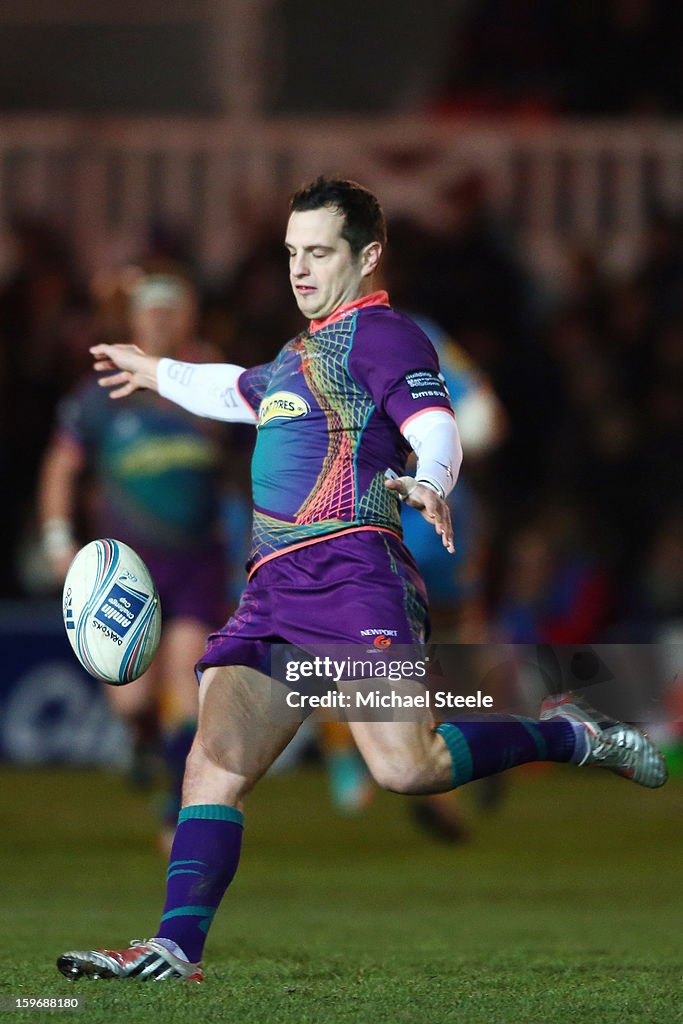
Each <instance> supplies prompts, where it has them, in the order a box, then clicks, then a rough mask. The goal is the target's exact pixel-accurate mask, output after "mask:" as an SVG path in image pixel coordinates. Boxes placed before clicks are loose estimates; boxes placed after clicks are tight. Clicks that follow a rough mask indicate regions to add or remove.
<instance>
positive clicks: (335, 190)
mask: <svg viewBox="0 0 683 1024" xmlns="http://www.w3.org/2000/svg"><path fill="white" fill-rule="evenodd" d="M325 206H327V207H329V208H330V209H333V210H338V211H339V212H340V213H342V214H343V215H344V227H343V228H342V232H341V235H342V238H345V239H346V241H347V242H348V243H349V246H350V248H351V252H352V253H353V255H354V256H358V255H359V254H360V252H361V251H362V250H363V249H364V248H365V246H366V245H370V243H371V242H380V243H381V244H382V245H386V241H387V225H386V221H385V220H384V213H383V212H382V207H381V206H380V205H379V202H378V201H377V198H376V196H374V195H373V194H372V192H370V191H369V190H368V189H367V188H363V186H362V185H359V184H358V183H357V182H355V181H347V180H346V179H344V178H325V177H323V176H322V175H321V176H320V177H319V178H316V179H315V181H312V182H311V183H310V184H309V185H304V187H303V188H300V189H299V190H298V192H295V193H294V195H293V196H292V198H291V200H290V203H289V209H290V211H291V212H292V213H301V212H303V211H304V210H320V209H321V208H322V207H325Z"/></svg>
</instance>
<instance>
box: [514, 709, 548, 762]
mask: <svg viewBox="0 0 683 1024" xmlns="http://www.w3.org/2000/svg"><path fill="white" fill-rule="evenodd" d="M513 717H514V718H516V719H517V721H518V722H519V723H520V724H521V725H523V726H524V728H525V729H526V731H527V732H528V733H529V735H530V736H531V738H532V739H533V741H534V743H535V744H536V751H537V752H538V760H539V761H547V760H548V745H547V743H546V741H545V736H543V734H542V733H541V731H540V730H539V729H538V728H537V727H536V723H535V722H534V720H533V718H523V717H522V716H521V715H514V716H513Z"/></svg>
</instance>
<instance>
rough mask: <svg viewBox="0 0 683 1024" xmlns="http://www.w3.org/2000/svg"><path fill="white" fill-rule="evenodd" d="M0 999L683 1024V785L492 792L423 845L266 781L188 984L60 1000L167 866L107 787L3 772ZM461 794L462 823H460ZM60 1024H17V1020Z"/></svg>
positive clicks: (143, 810) (156, 1010) (381, 808)
mask: <svg viewBox="0 0 683 1024" xmlns="http://www.w3.org/2000/svg"><path fill="white" fill-rule="evenodd" d="M0 777H1V783H2V794H3V797H2V802H3V805H4V808H5V814H4V829H3V837H2V842H1V844H0V880H1V881H0V888H1V889H2V890H3V895H2V900H1V902H0V907H1V910H2V913H1V914H0V943H1V948H2V972H1V974H0V995H2V996H4V997H6V996H29V997H30V996H48V997H56V998H59V997H62V998H64V997H71V996H73V995H74V994H76V995H78V996H79V997H80V998H81V999H82V1000H83V1001H84V1003H85V1008H84V1010H83V1011H82V1012H81V1013H78V1014H76V1015H74V1016H75V1019H76V1020H78V1021H81V1022H82V1024H105V1022H106V1024H117V1022H119V1021H125V1022H131V1024H144V1022H147V1021H149V1022H153V1024H175V1022H178V1024H194V1022H195V1021H196V1022H202V1024H204V1022H205V1024H212V1022H214V1021H216V1022H218V1021H221V1022H232V1021H235V1022H239V1024H252V1022H253V1024H286V1022H290V1021H291V1022H297V1024H308V1022H311V1024H314V1022H315V1024H337V1022H339V1024H342V1022H344V1024H345V1022H348V1024H380V1022H385V1021H386V1022H387V1024H388V1022H391V1024H399V1022H405V1024H409V1022H410V1024H414V1022H416V1021H425V1022H435V1024H437V1022H442V1021H444V1022H451V1021H452V1022H458V1024H460V1022H462V1024H513V1022H514V1024H574V1022H576V1024H584V1022H585V1021H595V1022H597V1024H617V1022H619V1024H624V1022H631V1021H633V1022H638V1024H644V1022H652V1024H655V1022H656V1024H675V1022H677V1021H683V993H682V985H683V966H682V963H681V956H680V950H679V938H678V936H679V932H680V927H681V912H682V910H683V906H682V902H681V896H680V888H681V877H682V871H681V868H682V866H683V864H682V861H683V845H682V843H681V810H682V809H683V782H682V781H681V780H679V779H675V780H674V781H673V782H671V783H669V785H668V786H666V787H665V788H664V789H663V790H660V791H657V792H654V793H653V792H648V791H645V790H642V789H639V788H638V787H636V786H632V785H629V784H627V783H626V782H623V781H622V780H620V779H616V778H614V777H613V776H611V775H609V774H607V773H602V772H599V771H586V772H579V771H576V770H573V771H572V770H571V769H569V768H558V769H554V770H552V771H548V772H547V773H544V772H534V771H528V770H527V771H525V770H524V769H522V770H518V771H516V772H515V773H510V775H509V778H510V783H511V785H510V792H509V797H508V800H507V802H506V803H505V805H504V806H503V807H502V808H501V809H500V810H499V811H498V812H496V813H495V814H493V815H491V816H483V815H476V817H475V815H474V814H473V826H474V835H473V838H472V839H471V840H470V842H469V843H468V844H466V845H463V846H459V847H448V846H440V845H438V844H435V843H434V842H432V841H430V840H429V839H427V838H425V837H424V836H423V835H422V834H421V833H420V832H419V831H417V830H416V829H415V827H414V826H413V825H412V823H411V820H410V818H409V816H408V813H407V803H406V801H405V799H404V798H401V797H394V796H390V795H388V794H384V793H378V795H377V798H376V800H375V802H374V804H373V806H372V807H371V809H370V811H369V812H367V813H366V814H365V815H363V816H362V817H360V818H357V819H343V818H339V817H338V816H336V815H335V813H334V812H333V810H332V809H331V807H330V804H329V801H328V798H327V794H326V791H325V783H324V780H323V779H322V778H321V776H320V775H319V773H318V772H317V771H316V770H315V769H308V770H305V771H299V772H297V773H295V774H291V775H287V776H280V777H274V778H268V779H266V780H265V781H264V782H263V783H262V784H261V785H260V787H259V789H258V791H257V793H256V794H255V795H254V797H253V798H252V800H251V803H250V806H249V808H248V809H247V831H246V833H245V846H244V854H243V858H242V865H241V868H240V871H239V873H238V876H237V880H236V882H235V884H234V885H233V887H232V889H231V892H230V894H229V896H228V897H227V899H226V901H225V902H224V904H223V906H222V908H221V910H220V911H219V914H218V915H217V918H216V921H215V923H214V926H213V928H212V930H211V933H210V936H209V941H208V945H207V950H206V963H207V981H206V982H205V984H204V985H203V986H183V985H178V984H171V983H168V984H163V985H155V984H153V983H149V984H133V983H120V982H78V983H73V982H69V981H68V980H67V979H65V978H62V977H61V975H59V974H58V972H57V970H56V968H55V966H54V960H55V958H56V956H57V955H58V954H59V953H61V952H63V951H64V950H65V949H82V948H89V947H91V946H102V945H109V946H111V945H114V946H125V945H127V944H128V941H129V940H130V939H131V938H134V937H145V936H148V935H150V934H153V933H154V931H155V928H156V925H157V922H158V917H159V912H160V908H161V904H162V900H163V879H164V872H165V864H164V862H163V860H162V859H161V858H160V856H159V855H158V854H157V853H156V852H155V850H154V846H153V843H154V835H155V822H154V818H153V816H152V814H150V812H149V807H148V801H147V799H146V798H145V797H141V796H139V795H137V794H134V793H131V792H130V791H129V790H128V789H127V788H126V786H125V783H124V782H123V781H122V780H121V779H118V778H116V777H111V776H107V775H105V774H91V773H88V772H73V771H68V772H67V771H57V770H50V771H47V770H40V771H22V770H10V769H4V770H3V771H2V772H0ZM470 802H471V801H469V800H468V794H467V793H466V792H465V793H464V795H463V803H470ZM56 1014H58V1015H59V1018H60V1019H62V1020H63V1019H64V1018H65V1017H67V1019H69V1011H38V1010H35V1011H14V1012H12V1013H6V1014H5V1013H3V1014H2V1016H3V1017H4V1018H5V1019H7V1020H8V1021H16V1022H19V1021H32V1022H36V1021H37V1020H40V1019H41V1018H42V1019H44V1018H45V1017H48V1016H49V1017H54V1016H55V1015H56Z"/></svg>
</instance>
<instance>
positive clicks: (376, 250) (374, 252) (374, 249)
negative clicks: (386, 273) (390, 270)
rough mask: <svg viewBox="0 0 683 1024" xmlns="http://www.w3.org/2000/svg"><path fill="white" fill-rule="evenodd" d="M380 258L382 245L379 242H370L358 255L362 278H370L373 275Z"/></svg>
mask: <svg viewBox="0 0 683 1024" xmlns="http://www.w3.org/2000/svg"><path fill="white" fill-rule="evenodd" d="M381 257H382V244H381V242H370V244H369V245H366V246H365V248H364V249H363V251H362V252H361V254H360V258H361V270H362V274H363V277H370V275H371V274H374V273H375V271H376V270H377V267H378V265H379V261H380V259H381Z"/></svg>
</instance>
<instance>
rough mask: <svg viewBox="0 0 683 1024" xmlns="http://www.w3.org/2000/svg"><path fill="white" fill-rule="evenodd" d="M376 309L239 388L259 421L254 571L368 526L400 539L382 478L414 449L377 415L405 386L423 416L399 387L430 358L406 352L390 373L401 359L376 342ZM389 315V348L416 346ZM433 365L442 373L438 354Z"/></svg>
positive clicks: (313, 337)
mask: <svg viewBox="0 0 683 1024" xmlns="http://www.w3.org/2000/svg"><path fill="white" fill-rule="evenodd" d="M370 312H371V310H368V309H366V310H354V311H353V312H352V313H350V314H349V315H346V316H343V317H341V318H340V319H339V320H337V321H335V322H333V323H331V324H328V325H326V326H324V327H321V328H319V329H318V330H316V331H314V332H312V333H309V332H305V333H303V334H301V335H299V336H298V337H296V338H294V339H293V340H292V341H289V342H288V343H287V344H286V345H285V346H284V348H283V349H282V350H281V352H280V353H279V355H278V356H277V357H276V358H275V359H274V360H273V362H272V363H268V364H266V365H265V366H259V367H255V368H254V369H253V370H246V371H245V372H244V373H243V374H242V376H241V377H240V381H239V386H240V391H241V392H242V394H243V396H244V397H245V399H246V400H247V401H248V402H249V404H250V405H251V406H252V408H253V409H254V410H255V411H258V418H259V422H258V435H257V441H256V448H255V451H254V458H253V462H252V483H253V492H254V522H253V543H252V551H251V556H250V559H249V566H250V568H253V567H255V566H256V565H258V564H259V563H260V562H262V561H263V560H264V559H266V558H270V557H273V555H275V554H281V553H283V552H284V551H285V550H287V549H290V548H292V547H295V546H298V545H301V544H305V543H311V542H313V541H315V540H317V539H318V538H323V537H326V536H329V535H332V534H334V533H337V532H339V531H342V530H349V529H362V528H367V527H372V528H375V529H380V530H388V531H390V532H392V533H394V534H396V535H398V536H401V519H400V511H399V502H398V499H397V498H396V496H395V494H394V493H392V492H391V491H388V490H387V489H386V487H385V486H384V473H385V470H386V469H387V468H388V467H391V468H393V469H395V470H397V471H402V469H403V467H404V466H405V460H406V455H407V453H408V451H409V448H408V445H407V443H406V442H405V441H404V439H403V438H402V436H401V434H400V432H399V429H398V426H399V423H398V422H397V420H396V416H395V415H394V414H392V415H390V414H389V413H388V412H387V411H386V410H384V409H382V408H380V406H381V396H382V395H383V394H384V392H385V390H387V387H388V389H389V390H390V388H391V387H392V386H393V387H395V388H396V387H401V386H402V387H403V390H404V391H405V393H406V395H407V396H408V397H407V398H406V399H405V402H407V403H408V404H407V405H406V406H405V412H407V413H408V414H412V413H413V412H416V411H419V405H420V403H419V402H417V403H416V402H415V400H414V399H413V398H412V397H411V396H410V389H409V387H408V385H407V384H401V381H402V379H403V377H402V374H403V373H404V371H405V367H404V365H403V364H404V363H405V361H406V359H407V365H408V368H410V367H411V366H412V365H413V364H412V363H411V359H413V358H414V359H417V363H416V364H415V365H416V366H423V365H425V355H424V352H421V351H420V350H419V345H418V352H417V354H416V355H415V356H414V357H413V356H411V355H410V354H408V355H407V356H406V355H405V353H404V357H403V360H402V361H401V359H399V360H398V364H397V367H395V366H393V365H392V359H393V362H396V356H395V355H394V356H393V357H391V356H389V357H384V355H383V350H382V344H384V341H383V340H381V339H380V340H379V341H378V342H377V345H378V346H379V347H377V345H376V340H375V339H376V337H378V338H379V335H377V326H378V325H377V324H375V322H374V321H372V320H371V319H370V318H369V316H368V314H369V313H370ZM378 313H379V316H380V317H381V316H382V311H379V310H377V309H376V308H375V317H377V315H378ZM386 314H389V315H390V316H391V317H393V319H392V320H391V321H390V323H389V326H390V329H391V332H393V333H391V345H392V351H398V352H400V351H401V345H402V346H403V349H405V348H406V345H407V346H408V347H410V345H411V343H412V335H410V333H409V332H408V334H407V335H406V332H405V327H404V318H400V317H398V315H397V314H394V313H393V311H390V310H389V309H388V308H387V310H386ZM386 314H385V315H386ZM381 322H382V324H384V320H382V321H381ZM373 324H375V325H374V326H373ZM359 325H360V326H361V327H362V329H363V330H360V329H359ZM411 328H412V330H413V331H415V330H416V328H414V325H412V324H411ZM363 331H364V334H363ZM420 334H421V332H420ZM423 337H424V336H423ZM359 338H361V340H362V351H363V352H366V350H367V351H368V352H371V353H372V355H371V357H368V356H367V355H366V357H365V358H366V359H367V358H369V362H370V364H371V365H372V367H373V370H372V371H371V372H368V373H366V371H365V369H364V367H365V363H364V362H363V359H362V358H358V357H356V354H355V353H356V348H357V347H358V345H359ZM406 338H407V340H406ZM424 340H425V343H426V344H429V343H428V342H427V341H426V338H425V339H424ZM376 347H377V351H376V353H374V349H375V348H376ZM430 351H431V352H432V353H433V349H431V346H430ZM375 355H376V358H375ZM354 359H357V368H356V365H355V364H354V362H353V360H354ZM433 362H434V366H435V367H436V368H437V370H438V363H437V361H436V356H435V355H433ZM375 365H378V366H379V367H380V371H379V372H380V375H383V376H381V379H380V378H378V380H377V381H376V380H375V378H374V377H373V376H372V374H373V373H374V367H375ZM397 381H398V382H399V383H398V384H397V383H396V382H397ZM385 382H386V384H385ZM416 406H417V407H416ZM402 413H403V407H402Z"/></svg>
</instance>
